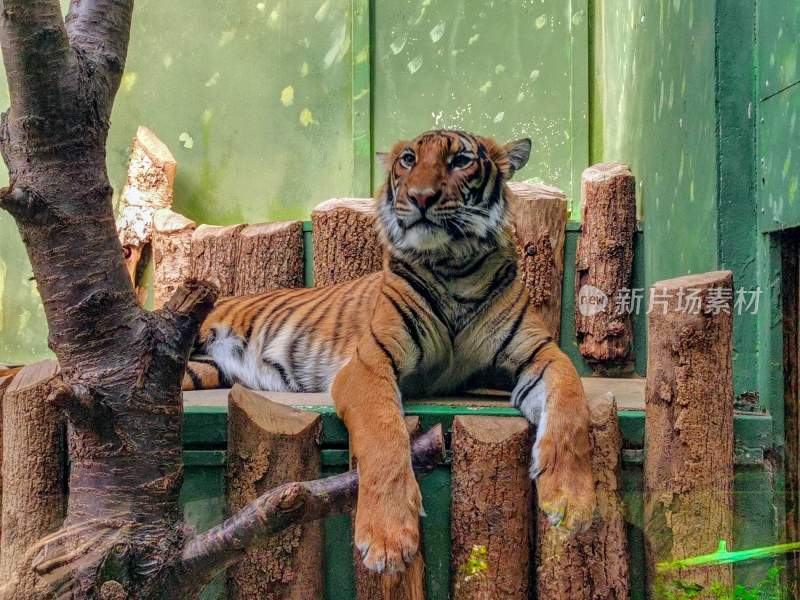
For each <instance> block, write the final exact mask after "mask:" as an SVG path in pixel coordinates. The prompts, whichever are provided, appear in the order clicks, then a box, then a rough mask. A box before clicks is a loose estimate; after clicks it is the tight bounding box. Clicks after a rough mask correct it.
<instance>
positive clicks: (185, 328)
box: [155, 279, 219, 356]
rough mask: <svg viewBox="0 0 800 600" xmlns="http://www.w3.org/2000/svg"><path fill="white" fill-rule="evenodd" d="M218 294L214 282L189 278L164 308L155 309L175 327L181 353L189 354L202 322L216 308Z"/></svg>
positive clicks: (177, 343)
mask: <svg viewBox="0 0 800 600" xmlns="http://www.w3.org/2000/svg"><path fill="white" fill-rule="evenodd" d="M218 294H219V289H218V288H217V286H215V285H214V284H213V283H209V282H207V281H200V280H198V279H189V280H188V281H186V282H184V283H183V284H182V285H181V286H180V287H179V288H178V289H177V290H175V293H174V294H172V297H171V298H170V299H169V300H168V301H167V303H166V304H165V305H164V308H162V309H160V310H157V311H155V312H156V314H158V315H159V316H161V317H162V318H165V319H166V320H167V321H168V322H169V323H170V324H171V325H172V327H173V328H174V330H175V344H176V347H177V348H178V352H179V353H181V354H183V355H186V356H188V355H189V351H190V350H191V349H192V345H193V344H194V339H195V337H196V336H197V331H198V330H199V328H200V324H201V323H202V322H203V320H204V319H205V318H206V317H207V316H208V313H210V312H211V309H212V308H214V302H216V300H217V295H218Z"/></svg>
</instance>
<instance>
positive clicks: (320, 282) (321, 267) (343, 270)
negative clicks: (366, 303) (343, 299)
mask: <svg viewBox="0 0 800 600" xmlns="http://www.w3.org/2000/svg"><path fill="white" fill-rule="evenodd" d="M311 227H312V232H313V238H314V285H315V286H317V287H321V286H325V285H332V284H335V283H344V282H345V281H350V280H352V279H358V278H359V277H363V276H364V275H369V274H370V273H374V272H375V271H380V270H381V268H382V267H383V246H382V245H381V242H380V239H379V238H378V233H377V231H376V229H375V205H374V200H372V199H371V198H333V199H331V200H327V201H325V202H323V203H322V204H319V205H317V207H316V208H315V209H314V210H313V211H312V212H311Z"/></svg>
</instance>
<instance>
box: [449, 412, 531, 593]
mask: <svg viewBox="0 0 800 600" xmlns="http://www.w3.org/2000/svg"><path fill="white" fill-rule="evenodd" d="M530 455H531V439H530V428H529V426H528V422H527V421H526V420H525V419H523V418H511V417H508V418H502V417H477V416H458V417H456V418H455V419H454V421H453V467H452V470H453V479H452V511H451V523H452V525H451V535H452V544H453V545H452V563H451V564H452V567H451V569H452V576H453V598H454V600H467V599H469V600H527V598H528V585H529V584H528V576H529V564H530V539H529V532H530V530H531V518H532V515H531V512H532V511H531V481H530V478H529V476H528V466H529V463H530ZM483 561H485V562H483Z"/></svg>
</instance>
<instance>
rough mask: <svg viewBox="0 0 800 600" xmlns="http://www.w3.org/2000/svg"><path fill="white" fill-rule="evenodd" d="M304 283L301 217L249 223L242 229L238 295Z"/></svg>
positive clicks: (236, 286) (236, 289)
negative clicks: (296, 219)
mask: <svg viewBox="0 0 800 600" xmlns="http://www.w3.org/2000/svg"><path fill="white" fill-rule="evenodd" d="M304 283H305V262H304V259H303V223H302V221H283V222H277V223H261V224H258V225H248V226H246V227H245V228H244V229H242V230H241V231H240V232H239V248H238V259H237V261H236V273H235V277H234V293H235V295H237V296H244V295H247V294H257V293H259V292H264V291H267V290H274V289H278V288H296V287H303V284H304Z"/></svg>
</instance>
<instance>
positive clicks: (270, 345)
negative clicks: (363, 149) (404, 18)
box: [184, 131, 595, 573]
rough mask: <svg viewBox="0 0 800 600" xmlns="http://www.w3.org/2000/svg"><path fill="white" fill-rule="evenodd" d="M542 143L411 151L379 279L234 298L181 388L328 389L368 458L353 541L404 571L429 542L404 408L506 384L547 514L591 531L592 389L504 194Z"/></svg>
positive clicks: (370, 562) (445, 141)
mask: <svg viewBox="0 0 800 600" xmlns="http://www.w3.org/2000/svg"><path fill="white" fill-rule="evenodd" d="M529 152H530V141H529V140H520V141H518V142H514V143H512V144H508V145H506V146H500V145H498V144H496V143H495V142H494V141H492V140H490V139H488V138H484V137H479V136H475V135H472V134H468V133H465V132H461V131H433V132H428V133H425V134H423V135H421V136H419V137H418V138H416V139H415V140H413V141H410V142H399V143H398V144H397V145H396V146H395V147H394V148H393V149H392V151H391V152H390V153H389V154H388V155H386V156H385V157H383V160H384V162H385V165H386V168H387V181H386V184H385V185H384V186H383V187H382V189H381V190H380V192H379V193H378V195H377V196H376V200H375V202H376V209H377V214H378V228H379V231H380V234H381V236H382V239H383V241H384V244H385V247H386V249H387V253H386V258H385V262H384V269H383V271H381V272H379V273H375V274H373V275H369V276H367V277H363V278H361V279H358V280H356V281H352V282H349V283H345V284H342V285H338V286H332V287H327V288H317V289H298V290H276V291H270V292H266V293H263V294H259V295H255V296H247V297H241V298H229V299H226V300H223V301H221V302H220V303H219V304H218V305H217V307H216V308H215V309H214V311H213V312H212V313H211V315H210V316H209V317H208V318H207V320H206V322H205V323H204V324H203V327H202V330H201V333H200V336H199V340H198V354H197V355H196V356H194V357H193V360H192V362H190V365H189V369H188V371H187V377H186V378H185V380H184V387H185V388H186V389H192V388H196V387H215V386H219V385H229V384H230V383H232V382H241V383H242V384H244V385H247V386H249V387H252V388H258V389H265V390H272V391H296V392H301V391H305V392H315V391H325V390H328V389H330V390H331V393H332V395H333V399H334V402H335V404H336V409H337V412H338V413H339V415H340V416H341V417H342V419H343V420H344V422H345V424H346V425H347V427H348V430H349V433H350V440H351V449H352V451H353V452H354V454H355V456H356V457H357V458H358V469H359V474H360V480H361V485H360V491H359V499H358V510H357V517H356V524H355V542H356V544H357V546H358V548H359V549H360V550H361V552H362V554H363V557H364V562H365V564H366V565H367V567H369V568H371V569H373V570H375V571H380V572H388V573H396V572H398V571H401V570H403V569H404V567H405V565H406V564H407V563H408V562H409V561H410V560H411V559H412V558H413V556H414V554H415V552H416V550H417V547H418V543H419V531H418V517H419V512H420V506H421V500H420V493H419V488H418V486H417V483H416V480H415V478H414V473H413V471H412V469H411V461H410V455H409V448H410V443H409V438H408V433H407V431H406V427H405V424H404V422H403V419H402V400H403V398H407V397H412V396H417V395H421V394H446V393H451V392H457V391H460V390H464V389H467V388H470V387H474V386H476V385H481V386H483V387H487V386H495V387H506V388H507V389H509V390H512V396H511V401H512V403H513V405H514V406H516V407H518V408H519V409H520V410H521V411H522V413H523V414H524V415H525V416H526V417H527V418H528V419H529V420H530V421H531V422H532V423H534V424H536V425H537V434H536V442H535V444H534V452H533V457H532V466H531V475H532V477H536V478H538V483H537V491H538V495H539V505H540V507H542V509H543V510H544V511H546V512H547V513H548V514H549V515H550V516H551V519H552V520H553V522H554V523H558V524H562V525H563V526H564V527H565V528H566V529H567V530H570V531H574V530H581V529H583V528H584V527H586V526H587V525H588V524H590V522H591V520H592V514H593V510H594V505H595V498H594V490H593V482H592V477H591V470H590V467H589V438H588V422H589V416H588V409H587V406H586V400H585V396H584V393H583V389H582V387H581V382H580V379H579V378H578V375H577V373H576V371H575V369H574V367H573V365H572V364H571V363H570V361H569V360H568V359H567V357H566V356H565V355H564V354H563V353H562V352H561V350H559V349H558V347H557V346H556V344H555V343H553V341H552V337H551V335H550V332H548V331H546V329H545V327H544V326H543V324H542V321H541V320H540V319H539V317H538V316H537V315H536V314H535V312H534V311H533V309H532V306H531V304H530V301H529V298H528V293H527V290H526V289H525V287H524V286H523V285H522V284H521V283H520V281H519V280H518V279H517V278H516V258H515V255H514V247H513V244H512V243H511V235H510V229H509V214H508V195H509V194H510V192H509V190H508V188H507V186H506V185H505V182H506V181H507V180H508V179H509V178H510V177H511V176H512V175H513V173H514V172H515V171H516V170H518V169H520V168H522V167H523V166H524V165H525V163H526V162H527V160H528V155H529Z"/></svg>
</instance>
